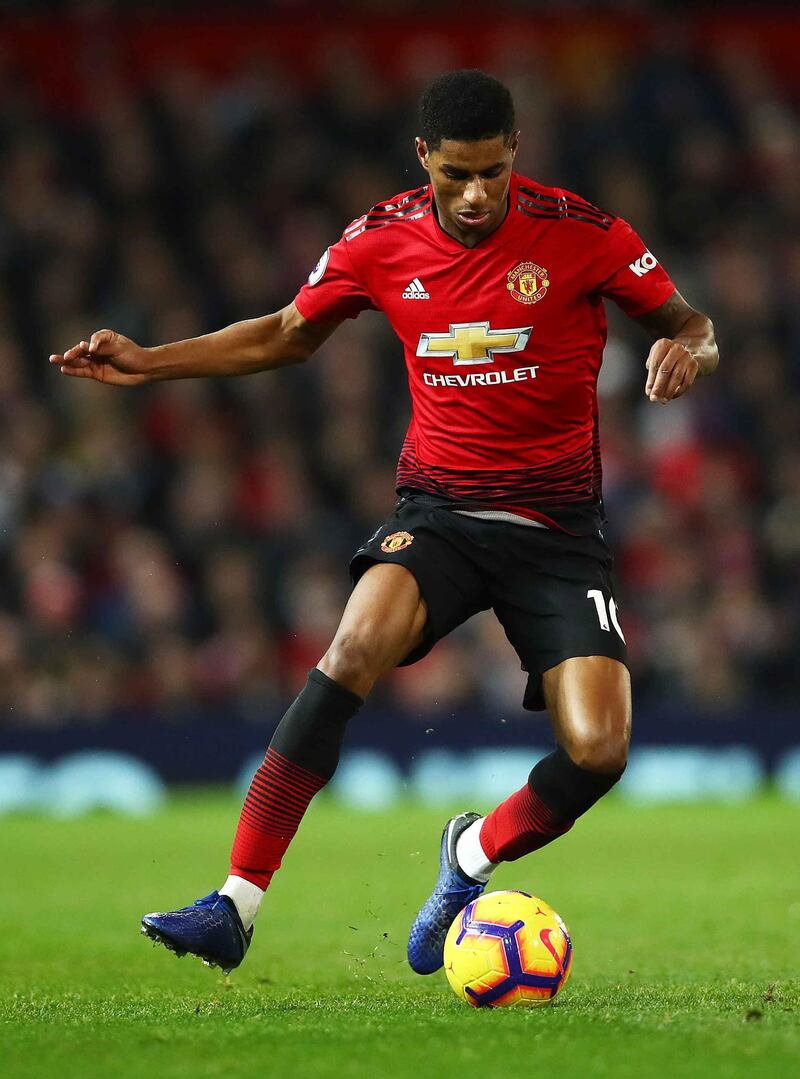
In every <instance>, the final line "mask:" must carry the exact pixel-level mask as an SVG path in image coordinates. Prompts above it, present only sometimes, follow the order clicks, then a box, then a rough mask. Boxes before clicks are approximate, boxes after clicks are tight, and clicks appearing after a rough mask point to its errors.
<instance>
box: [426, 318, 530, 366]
mask: <svg viewBox="0 0 800 1079" xmlns="http://www.w3.org/2000/svg"><path fill="white" fill-rule="evenodd" d="M532 330H533V326H522V327H518V328H516V329H513V330H490V329H489V323H488V322H451V323H450V329H449V330H448V332H447V333H421V334H420V335H419V344H418V345H417V355H418V356H450V357H451V358H452V360H453V363H454V365H455V366H459V365H460V364H475V363H494V357H495V354H496V353H498V352H522V350H523V349H524V348H525V346H526V345H527V343H528V338H529V337H530V335H531V331H532Z"/></svg>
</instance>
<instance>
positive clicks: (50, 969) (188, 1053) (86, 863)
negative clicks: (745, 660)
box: [0, 792, 800, 1079]
mask: <svg viewBox="0 0 800 1079" xmlns="http://www.w3.org/2000/svg"><path fill="white" fill-rule="evenodd" d="M455 808H457V809H460V808H463V807H455ZM237 812H238V804H237V803H236V802H235V801H233V800H232V799H230V798H229V797H227V796H223V795H220V794H213V793H212V794H209V793H207V792H201V793H197V794H192V795H188V794H187V795H182V796H180V797H178V798H176V799H175V800H174V801H173V802H172V803H171V805H170V806H169V808H168V809H166V810H165V811H164V812H162V813H160V814H159V815H157V816H154V817H152V818H149V819H146V820H119V819H115V818H111V817H107V816H94V817H91V818H88V819H83V820H76V821H70V822H64V823H57V822H53V821H46V820H43V819H36V818H15V819H6V820H4V821H3V822H2V824H0V855H2V863H1V864H2V866H3V877H4V883H5V887H4V888H3V891H2V907H1V908H0V909H2V933H1V934H0V1074H2V1075H3V1076H4V1077H5V1079H33V1077H36V1079H40V1077H45V1076H48V1077H50V1076H62V1077H65V1079H66V1077H71V1076H75V1077H78V1076H80V1077H81V1079H95V1077H101V1076H102V1077H111V1076H114V1077H122V1079H172V1077H177V1076H181V1077H182V1076H186V1077H190V1076H191V1077H205V1076H220V1077H223V1076H224V1077H225V1079H232V1077H233V1079H249V1077H250V1076H253V1077H256V1076H257V1077H258V1079H263V1077H265V1076H267V1077H269V1076H286V1075H288V1076H292V1077H297V1079H317V1077H320V1079H322V1077H325V1079H327V1077H330V1079H347V1077H359V1079H362V1077H363V1079H367V1077H370V1079H371V1077H373V1076H374V1077H381V1079H383V1077H386V1079H394V1077H410V1076H414V1077H415V1079H422V1077H428V1076H430V1077H433V1079H451V1077H453V1079H454V1077H458V1079H465V1077H469V1076H472V1075H476V1076H487V1077H490V1079H494V1077H501V1076H502V1077H504V1079H506V1077H508V1076H516V1075H520V1076H524V1075H535V1076H537V1077H541V1079H549V1077H551V1076H552V1077H556V1079H563V1077H573V1076H574V1077H576V1079H577V1077H595V1076H608V1077H614V1079H627V1077H634V1076H636V1077H642V1076H662V1075H671V1076H676V1077H683V1076H703V1077H704V1079H708V1077H710V1076H722V1077H725V1079H736V1077H740V1076H741V1077H744V1076H747V1077H748V1079H754V1077H756V1079H760V1077H762V1076H781V1077H783V1076H789V1075H797V1074H800V981H798V968H799V967H800V944H799V943H798V938H799V937H800V875H799V874H798V871H797V866H798V863H797V834H798V829H797V824H798V809H797V807H792V806H790V805H788V804H785V803H781V802H779V801H777V800H773V799H770V798H764V799H762V800H760V801H758V802H756V803H750V804H748V805H746V806H707V807H691V808H690V807H671V808H648V809H633V808H631V807H630V806H625V805H623V804H622V803H620V802H615V801H613V800H612V799H609V800H607V802H606V803H605V804H602V805H600V806H598V807H597V808H596V809H595V810H593V811H592V813H591V814H589V816H588V817H587V818H586V819H585V820H584V821H582V822H580V823H579V824H578V826H577V827H576V828H575V829H574V830H573V832H572V833H571V834H570V835H568V836H566V837H565V838H564V839H562V840H560V841H559V842H557V843H554V844H553V845H552V846H550V847H548V848H546V849H545V850H543V851H541V852H539V853H538V854H535V855H533V856H531V857H530V858H528V859H527V860H525V861H522V862H519V863H516V864H512V865H506V866H503V867H501V869H500V870H499V871H498V872H497V874H496V875H495V877H494V878H493V882H492V886H493V887H497V888H503V887H520V888H523V889H524V890H526V891H530V892H533V893H534V894H538V895H541V896H542V897H544V898H545V899H547V901H548V902H550V903H551V904H552V905H553V906H554V907H555V908H556V909H557V910H558V911H559V913H561V915H562V916H563V917H564V919H565V921H566V923H567V925H568V926H569V928H570V931H571V933H572V936H573V941H574V944H575V961H574V967H573V972H572V977H571V979H570V982H569V983H568V985H567V987H566V989H565V990H564V991H563V993H562V994H561V996H560V997H559V998H558V1000H557V1001H556V1002H555V1004H553V1005H552V1006H549V1007H543V1008H538V1009H534V1010H531V1011H524V1012H517V1011H514V1010H513V1009H512V1010H503V1011H490V1010H486V1011H478V1010H475V1009H472V1008H469V1007H467V1006H466V1005H464V1004H462V1003H461V1002H460V1001H459V1000H458V999H457V998H456V997H455V996H454V994H453V993H452V992H451V991H450V989H449V987H448V986H447V983H446V981H445V978H444V975H443V974H439V975H434V976H432V977H430V978H419V977H417V976H415V975H414V974H413V973H412V972H411V970H410V969H409V968H408V966H407V965H406V963H405V959H404V955H405V942H406V934H407V930H408V926H409V924H410V922H411V919H412V917H413V915H414V913H415V911H416V909H417V906H418V904H419V902H420V901H421V900H422V899H423V898H424V896H425V895H426V894H427V892H428V891H429V889H430V886H431V884H432V881H433V878H434V877H435V872H436V860H437V853H438V837H439V833H440V830H441V827H442V824H443V821H444V819H446V816H447V813H446V812H432V811H430V810H424V809H420V808H418V807H413V806H412V807H408V808H407V809H404V810H403V811H397V812H393V813H391V814H376V815H363V814H357V813H353V812H349V811H345V810H343V809H341V808H337V807H336V806H335V805H334V804H332V803H331V802H326V801H324V800H320V801H319V804H317V805H315V806H313V807H312V809H311V811H310V813H309V815H308V818H307V819H306V821H305V822H304V827H303V828H302V829H301V832H300V835H299V837H298V840H297V841H296V843H295V844H294V845H293V847H292V849H291V851H290V852H289V854H288V856H287V858H286V861H285V863H284V868H283V869H282V870H281V872H280V873H279V874H278V875H277V876H276V879H275V882H274V884H273V886H272V889H271V892H270V895H269V897H268V899H267V901H266V903H265V907H264V909H263V910H262V914H261V917H260V920H259V923H258V926H257V929H256V935H255V940H254V944H253V946H252V948H251V950H250V953H249V955H248V958H247V960H246V962H245V964H244V966H243V967H242V968H241V969H240V970H238V971H234V973H233V974H232V975H231V976H230V978H227V979H226V978H224V977H223V976H222V975H221V974H220V973H219V972H218V971H210V970H208V969H206V968H205V967H203V966H202V965H201V964H200V962H199V961H198V960H195V959H192V958H189V957H187V958H185V959H182V960H177V959H176V958H175V957H174V956H173V955H171V954H170V953H169V952H167V951H166V950H165V949H163V948H154V947H153V946H152V945H151V944H150V943H149V942H147V941H146V940H145V939H144V938H143V937H140V936H139V933H138V925H139V918H140V916H141V914H142V913H143V912H145V911H148V910H152V909H154V908H156V909H163V908H165V907H167V908H169V907H171V906H176V905H181V904H183V903H185V902H188V901H190V900H192V899H194V898H196V897H197V896H198V895H204V894H205V893H206V892H207V891H209V890H210V889H211V888H212V887H214V886H215V885H218V884H219V883H220V881H221V880H222V879H223V878H224V876H225V868H226V857H227V849H228V845H229V842H230V837H231V833H232V829H233V826H234V823H235V820H236V816H237Z"/></svg>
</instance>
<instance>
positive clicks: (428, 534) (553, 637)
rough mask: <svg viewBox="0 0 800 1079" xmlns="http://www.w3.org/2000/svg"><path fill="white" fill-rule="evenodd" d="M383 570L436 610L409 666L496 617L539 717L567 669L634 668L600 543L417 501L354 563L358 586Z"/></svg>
mask: <svg viewBox="0 0 800 1079" xmlns="http://www.w3.org/2000/svg"><path fill="white" fill-rule="evenodd" d="M375 562H394V563H397V564H399V565H401V566H405V567H406V569H408V570H410V572H411V573H413V574H414V577H415V578H416V580H417V583H418V584H419V588H420V592H421V593H422V597H423V599H424V600H425V602H426V604H427V607H428V621H427V623H426V626H425V634H424V637H423V640H422V643H421V644H420V646H419V647H418V648H416V649H414V651H413V652H411V653H409V655H408V656H406V658H405V659H404V660H403V662H402V663H401V664H400V666H406V665H408V664H410V663H416V661H417V660H418V659H421V658H422V657H423V656H424V655H427V653H428V652H429V651H430V650H431V648H432V647H433V645H434V644H435V643H436V642H437V641H438V640H441V638H442V637H445V636H447V634H448V633H450V631H451V630H453V629H455V628H456V626H460V625H461V623H462V622H465V621H466V620H467V619H468V618H470V617H471V616H472V615H473V614H476V613H477V612H478V611H485V610H488V609H489V608H490V607H491V608H492V610H493V611H494V612H495V614H496V615H497V617H498V619H499V621H500V624H501V625H502V627H503V629H504V630H505V633H506V636H507V637H508V639H509V641H510V642H511V644H512V645H513V647H514V649H515V651H516V653H517V655H518V656H519V658H520V661H521V663H522V669H523V670H524V671H526V672H527V673H528V676H529V677H528V685H527V689H526V691H525V696H524V699H523V706H524V707H525V708H528V709H530V710H531V711H538V710H541V709H543V708H544V707H545V703H544V697H543V694H542V675H543V674H544V672H545V671H547V670H550V668H551V667H555V666H557V665H558V664H559V663H561V662H563V661H564V660H565V659H571V658H572V657H573V656H610V657H611V658H612V659H617V660H619V661H620V662H621V663H626V664H627V651H626V648H625V640H624V637H623V635H622V630H621V628H620V624H619V618H618V614H617V607H616V603H615V601H614V598H613V592H612V585H611V569H612V567H613V558H612V556H611V552H610V551H609V549H608V547H607V546H606V544H605V541H604V540H603V537H602V535H601V534H600V533H595V534H594V535H590V536H571V535H568V534H567V533H565V532H556V531H554V530H551V529H546V528H531V527H529V526H527V525H519V524H514V523H510V522H505V521H487V520H482V519H480V518H476V517H465V516H463V515H462V514H459V513H456V512H454V510H452V509H450V508H449V507H448V506H447V503H445V502H444V501H443V500H442V499H437V498H435V497H433V496H430V495H425V494H409V495H406V496H405V497H403V498H400V500H399V501H398V503H397V505H396V506H395V508H394V511H393V512H392V514H391V516H390V517H389V519H388V520H387V521H386V522H385V524H383V525H381V527H380V528H379V529H378V530H377V532H375V533H374V535H372V536H371V537H370V538H369V539H368V540H367V542H366V543H364V544H362V546H361V547H359V549H358V550H357V551H356V553H355V554H354V555H353V558H352V560H351V562H350V576H351V577H352V579H353V584H355V583H356V582H357V581H358V580H359V578H360V577H361V575H362V574H363V573H364V571H365V570H367V569H368V568H369V567H370V566H371V565H373V564H374V563H375Z"/></svg>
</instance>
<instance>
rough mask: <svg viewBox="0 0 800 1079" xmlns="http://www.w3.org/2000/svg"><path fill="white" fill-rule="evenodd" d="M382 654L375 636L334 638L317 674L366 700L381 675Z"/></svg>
mask: <svg viewBox="0 0 800 1079" xmlns="http://www.w3.org/2000/svg"><path fill="white" fill-rule="evenodd" d="M382 652H383V650H382V649H381V647H380V645H379V642H378V641H376V640H375V637H374V635H371V634H368V633H341V634H337V636H336V637H335V638H334V640H333V642H332V643H331V646H330V648H329V649H328V651H327V652H326V653H325V655H324V657H323V659H322V661H321V663H320V665H319V666H320V670H322V671H324V673H325V674H327V675H328V677H329V678H332V679H333V680H334V682H338V683H339V685H342V686H346V687H347V688H348V689H351V688H352V689H353V690H354V692H358V693H359V694H360V695H361V696H365V695H366V692H368V691H369V689H371V688H372V685H373V683H374V682H375V681H376V680H377V679H378V678H379V677H380V676H381V674H383V672H384V667H385V662H384V660H383V655H382ZM356 687H357V688H356Z"/></svg>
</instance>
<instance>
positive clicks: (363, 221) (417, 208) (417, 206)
mask: <svg viewBox="0 0 800 1079" xmlns="http://www.w3.org/2000/svg"><path fill="white" fill-rule="evenodd" d="M430 212H431V189H430V187H429V186H428V185H427V184H426V186H425V187H418V188H417V189H416V191H410V192H409V193H408V194H407V195H404V196H403V197H402V198H401V199H397V201H395V202H392V201H388V202H379V203H376V205H375V206H373V207H372V209H371V210H368V211H367V213H365V214H363V215H362V216H361V217H357V218H356V219H355V221H353V222H352V223H351V224H350V225H348V226H347V228H346V229H345V230H344V238H345V240H346V241H347V242H348V243H350V242H351V241H353V240H355V238H356V237H357V236H360V235H361V234H362V232H367V231H368V230H371V229H381V228H385V227H386V226H387V225H392V224H396V223H397V222H398V221H419V219H420V218H421V217H426V216H427V215H428V214H429V213H430Z"/></svg>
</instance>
